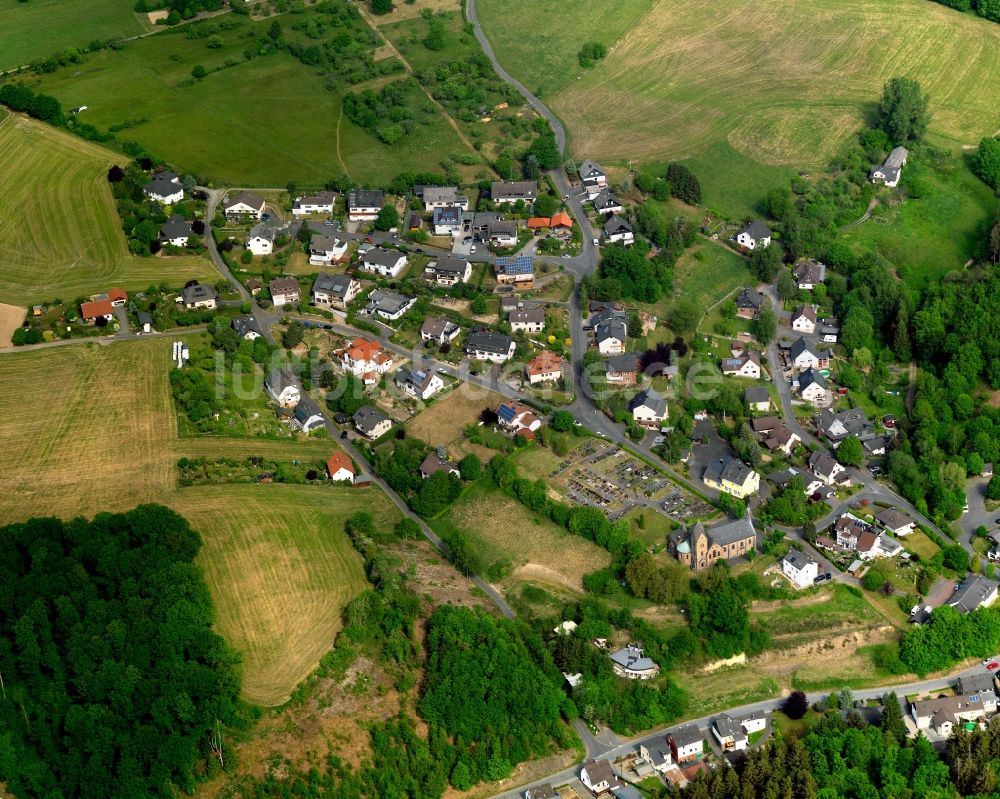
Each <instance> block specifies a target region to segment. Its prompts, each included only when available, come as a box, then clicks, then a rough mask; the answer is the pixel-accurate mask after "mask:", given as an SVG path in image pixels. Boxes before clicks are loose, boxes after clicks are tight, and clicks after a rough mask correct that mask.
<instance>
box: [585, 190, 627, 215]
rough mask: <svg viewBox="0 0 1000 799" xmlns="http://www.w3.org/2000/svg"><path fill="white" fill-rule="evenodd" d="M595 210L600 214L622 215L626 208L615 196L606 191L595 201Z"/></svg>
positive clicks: (595, 198)
mask: <svg viewBox="0 0 1000 799" xmlns="http://www.w3.org/2000/svg"><path fill="white" fill-rule="evenodd" d="M593 204H594V210H596V211H597V213H599V214H620V213H621V212H622V211H623V210H625V209H624V206H623V205H622V203H621V200H619V199H618V198H617V197H615V195H613V194H612V193H611V192H610V191H608V190H607V189H605V190H604V191H602V192H601V193H600V194H598V195H597V196H596V197H594V199H593Z"/></svg>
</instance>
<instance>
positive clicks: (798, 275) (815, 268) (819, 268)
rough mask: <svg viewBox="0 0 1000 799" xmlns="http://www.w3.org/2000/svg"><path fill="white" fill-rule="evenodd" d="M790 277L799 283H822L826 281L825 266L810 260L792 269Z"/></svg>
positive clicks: (801, 262)
mask: <svg viewBox="0 0 1000 799" xmlns="http://www.w3.org/2000/svg"><path fill="white" fill-rule="evenodd" d="M792 277H794V278H795V279H796V281H798V282H799V283H822V282H823V281H824V280H825V279H826V264H824V263H822V262H820V261H817V260H815V259H812V258H810V259H809V260H808V261H800V262H799V263H797V264H795V266H793V267H792Z"/></svg>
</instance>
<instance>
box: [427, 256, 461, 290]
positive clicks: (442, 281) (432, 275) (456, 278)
mask: <svg viewBox="0 0 1000 799" xmlns="http://www.w3.org/2000/svg"><path fill="white" fill-rule="evenodd" d="M424 277H425V278H427V280H430V281H431V282H433V283H437V284H438V285H439V286H454V285H455V284H456V283H466V282H468V280H469V278H470V277H472V264H471V263H469V261H467V260H465V259H464V258H456V257H455V256H453V255H439V256H438V257H437V258H436V259H435V260H433V261H430V262H429V263H428V264H427V266H425V267H424Z"/></svg>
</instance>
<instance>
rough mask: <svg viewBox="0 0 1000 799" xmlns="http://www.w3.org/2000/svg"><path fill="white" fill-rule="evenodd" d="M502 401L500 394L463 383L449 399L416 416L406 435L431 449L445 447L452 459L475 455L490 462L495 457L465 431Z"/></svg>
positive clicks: (493, 453) (436, 403) (433, 404)
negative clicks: (473, 453)
mask: <svg viewBox="0 0 1000 799" xmlns="http://www.w3.org/2000/svg"><path fill="white" fill-rule="evenodd" d="M502 401H503V397H501V396H500V395H499V394H494V393H493V392H492V391H487V390H486V389H482V388H478V387H477V386H473V385H470V384H469V383H463V384H462V385H461V386H459V387H458V389H456V390H455V391H452V392H451V393H450V394H449V395H448V396H447V397H444V398H442V399H440V400H438V401H437V402H434V403H432V404H431V406H430V407H429V408H427V409H426V410H423V411H421V412H420V413H419V414H417V416H415V417H414V418H413V420H412V421H411V422H410V423H409V425H408V426H407V431H408V432H409V434H410V435H411V436H413V437H414V438H419V439H420V440H422V441H426V442H427V443H428V444H430V445H431V446H432V447H437V446H440V445H442V444H443V445H444V446H446V447H448V451H449V452H450V453H451V455H452V456H461V455H465V454H468V453H469V452H475V453H476V454H477V455H479V456H480V457H481V458H484V459H486V460H488V459H489V458H491V457H492V456H493V455H495V454H496V453H495V452H493V451H492V450H490V449H487V448H486V447H481V446H478V445H476V444H472V443H470V442H469V441H467V440H465V438H464V436H463V431H464V430H465V428H466V427H468V426H469V425H470V424H475V423H476V422H477V421H478V419H479V414H480V413H482V412H483V411H484V410H486V409H489V410H493V411H495V410H496V408H497V406H498V405H499V404H500V403H501V402H502Z"/></svg>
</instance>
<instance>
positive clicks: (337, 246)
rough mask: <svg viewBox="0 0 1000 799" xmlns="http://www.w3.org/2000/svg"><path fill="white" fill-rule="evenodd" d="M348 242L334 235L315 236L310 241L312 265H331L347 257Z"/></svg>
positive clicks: (310, 261) (310, 260)
mask: <svg viewBox="0 0 1000 799" xmlns="http://www.w3.org/2000/svg"><path fill="white" fill-rule="evenodd" d="M347 247H348V242H346V241H341V240H340V239H338V238H334V237H333V236H313V237H312V239H310V241H309V263H310V264H311V265H312V266H329V265H330V264H334V263H339V262H340V261H343V260H344V259H345V258H346V257H347Z"/></svg>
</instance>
